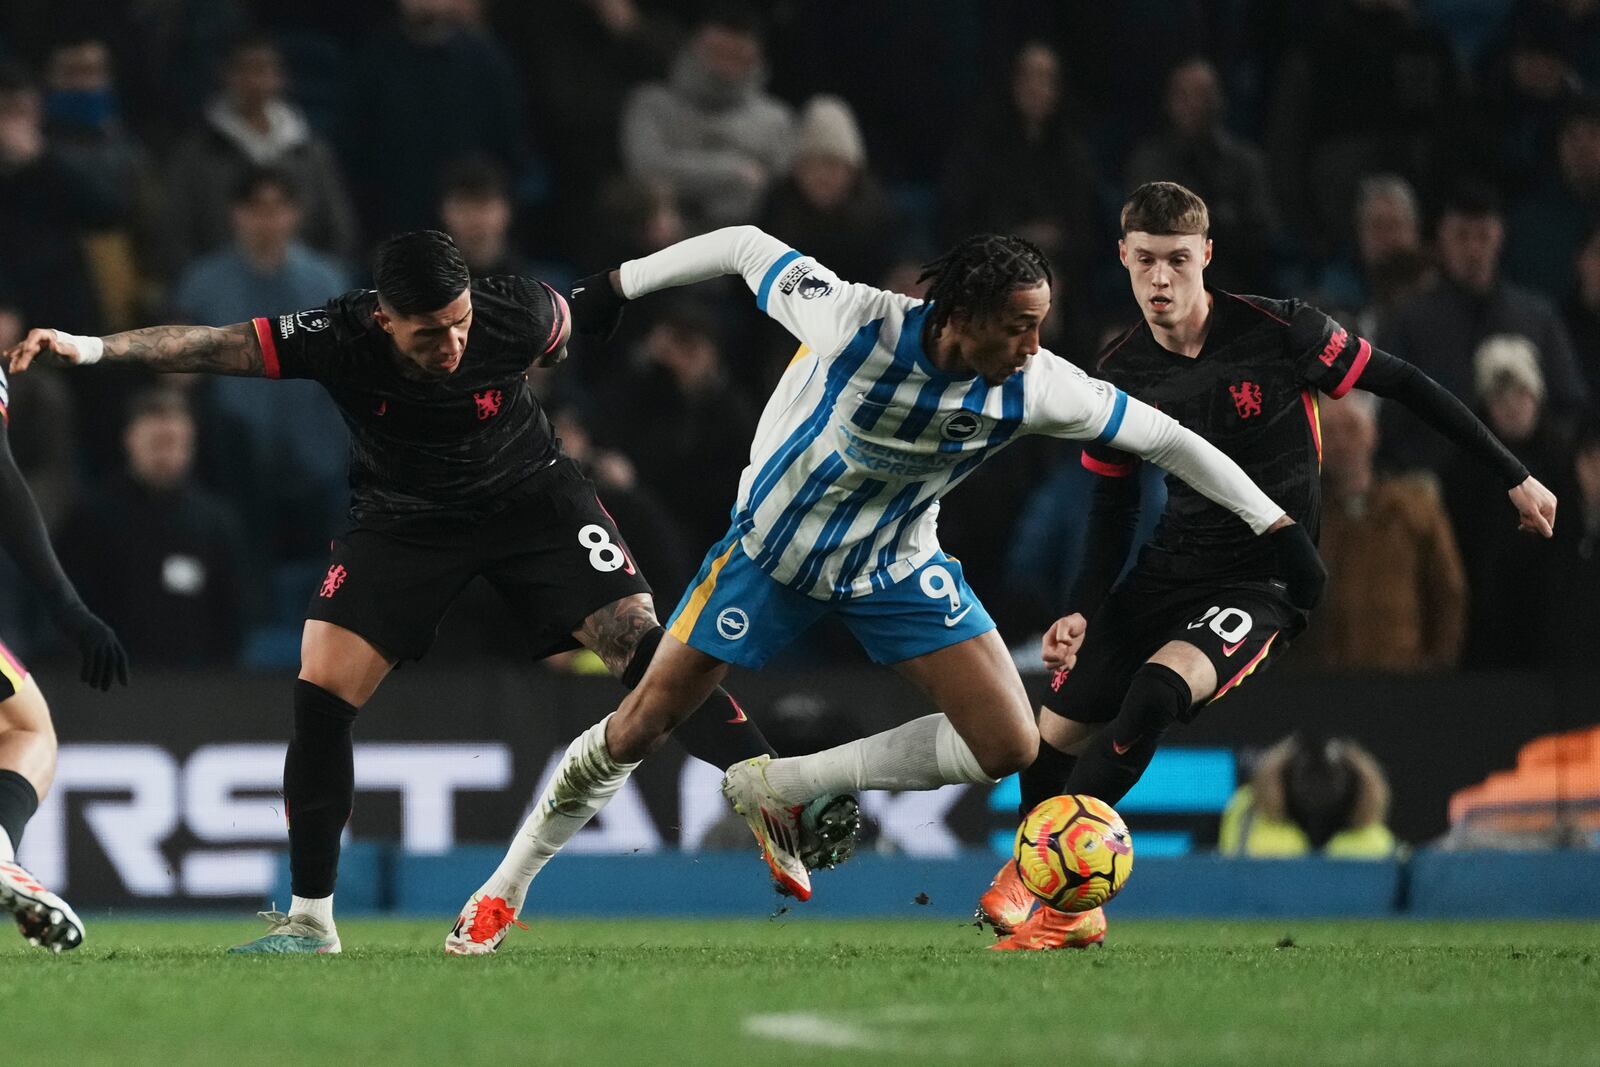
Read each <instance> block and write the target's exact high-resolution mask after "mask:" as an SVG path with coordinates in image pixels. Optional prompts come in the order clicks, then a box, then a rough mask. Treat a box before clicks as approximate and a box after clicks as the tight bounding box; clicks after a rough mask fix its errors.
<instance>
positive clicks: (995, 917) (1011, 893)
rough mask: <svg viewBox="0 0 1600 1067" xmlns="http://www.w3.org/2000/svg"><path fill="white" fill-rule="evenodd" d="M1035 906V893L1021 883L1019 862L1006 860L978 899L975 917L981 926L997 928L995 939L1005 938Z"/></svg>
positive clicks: (1021, 922)
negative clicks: (1018, 869) (1018, 871)
mask: <svg viewBox="0 0 1600 1067" xmlns="http://www.w3.org/2000/svg"><path fill="white" fill-rule="evenodd" d="M1034 903H1035V900H1034V896H1033V894H1032V893H1030V892H1028V887H1027V886H1025V885H1023V884H1022V876H1021V875H1019V874H1018V873H1017V865H1016V863H1014V862H1013V861H1011V860H1006V862H1005V866H1003V867H1001V868H1000V873H999V874H997V875H995V876H994V881H992V882H990V883H989V888H988V889H986V890H984V892H983V896H981V897H979V898H978V911H977V915H976V916H975V917H976V918H977V920H978V925H979V926H982V925H984V924H985V923H987V924H988V925H989V926H992V927H993V928H994V932H995V934H996V936H998V937H1005V936H1006V935H1007V934H1009V933H1011V932H1012V931H1013V930H1015V929H1016V928H1017V927H1019V926H1021V925H1022V924H1023V922H1024V921H1025V920H1026V919H1027V918H1028V912H1030V911H1032V910H1033V905H1034Z"/></svg>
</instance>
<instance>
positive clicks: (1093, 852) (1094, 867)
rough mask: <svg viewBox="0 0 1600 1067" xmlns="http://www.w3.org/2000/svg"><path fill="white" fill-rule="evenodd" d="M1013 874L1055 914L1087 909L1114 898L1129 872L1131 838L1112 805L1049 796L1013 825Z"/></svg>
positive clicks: (1082, 797) (1079, 798)
mask: <svg viewBox="0 0 1600 1067" xmlns="http://www.w3.org/2000/svg"><path fill="white" fill-rule="evenodd" d="M1013 855H1014V856H1015V862H1016V864H1017V874H1018V875H1020V876H1021V878H1022V884H1023V885H1025V886H1027V887H1028V891H1029V892H1030V893H1032V894H1033V895H1034V896H1036V897H1038V898H1039V899H1040V900H1042V901H1044V902H1045V903H1046V904H1048V905H1050V906H1051V907H1052V908H1055V909H1056V910H1057V911H1069V912H1079V911H1089V910H1091V909H1093V908H1098V907H1099V906H1100V905H1102V904H1104V903H1105V902H1106V901H1108V900H1110V899H1111V898H1112V897H1114V896H1116V895H1117V892H1118V890H1120V889H1121V888H1122V886H1123V883H1124V882H1126V881H1127V880H1128V873H1129V872H1130V871H1132V870H1133V838H1131V837H1130V836H1128V826H1127V824H1126V823H1124V822H1123V821H1122V816H1120V815H1118V814H1117V813H1116V812H1115V811H1113V810H1112V809H1111V805H1110V804H1107V803H1105V802H1104V801H1100V800H1096V799H1095V798H1094V797H1085V796H1071V797H1051V798H1050V799H1049V800H1046V801H1045V802H1044V803H1042V804H1040V805H1039V806H1038V807H1036V808H1034V809H1033V810H1032V811H1030V812H1028V817H1027V818H1026V819H1023V820H1022V825H1021V826H1019V827H1017V842H1016V846H1015V848H1014V849H1013Z"/></svg>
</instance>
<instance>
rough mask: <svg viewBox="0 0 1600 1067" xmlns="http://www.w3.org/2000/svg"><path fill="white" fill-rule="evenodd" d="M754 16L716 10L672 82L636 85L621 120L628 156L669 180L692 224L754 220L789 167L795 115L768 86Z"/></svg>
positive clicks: (635, 168) (639, 170) (639, 171)
mask: <svg viewBox="0 0 1600 1067" xmlns="http://www.w3.org/2000/svg"><path fill="white" fill-rule="evenodd" d="M765 82H766V65H765V63H764V61H763V59H762V42H761V35H760V32H759V28H758V25H757V23H756V21H755V19H754V17H753V16H750V15H748V14H745V13H743V12H741V11H739V10H738V9H737V8H732V7H730V8H726V9H721V10H718V11H714V12H713V13H712V14H710V15H708V16H706V17H705V18H704V19H703V20H702V21H701V23H700V25H699V26H698V27H697V28H696V30H695V33H694V36H693V38H692V39H691V40H690V41H689V43H688V44H687V45H686V46H684V48H683V49H682V50H681V51H679V53H678V56H677V58H676V59H675V60H673V63H672V70H671V73H670V74H669V75H668V76H667V80H666V81H664V82H652V83H650V84H647V85H642V86H640V87H639V88H637V89H635V90H634V91H633V93H632V94H631V95H630V96H629V98H628V102H627V105H626V108H625V110H624V112H623V116H622V157H623V159H624V161H625V162H626V163H627V166H628V170H629V172H630V173H632V174H633V175H634V176H635V177H637V178H641V179H659V180H662V181H665V182H666V183H667V184H668V185H670V186H671V187H672V189H673V190H674V192H676V193H677V195H678V199H679V201H680V203H681V204H682V205H683V209H684V213H685V214H686V215H687V216H688V218H689V219H690V222H691V227H692V228H707V229H709V228H712V227H716V226H725V225H728V224H730V223H739V222H751V221H753V220H754V219H755V217H756V213H757V212H758V211H759V210H760V207H761V198H762V197H763V196H764V195H765V194H766V191H767V188H768V186H770V185H771V184H772V182H773V180H774V179H775V178H776V177H777V176H778V175H781V174H782V173H783V172H784V171H785V169H786V168H787V167H788V165H789V159H790V155H791V151H792V140H793V136H794V119H793V116H792V115H791V114H790V113H789V108H788V105H786V104H784V103H783V102H782V101H781V100H778V99H777V98H776V97H774V96H771V95H769V94H768V93H767V92H766V91H765V89H764V88H763V86H764V84H765Z"/></svg>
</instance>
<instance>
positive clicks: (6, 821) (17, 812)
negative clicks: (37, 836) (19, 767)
mask: <svg viewBox="0 0 1600 1067" xmlns="http://www.w3.org/2000/svg"><path fill="white" fill-rule="evenodd" d="M38 810H39V794H38V793H37V792H36V791H35V790H34V788H33V783H32V782H30V781H28V780H27V779H26V778H24V777H22V775H20V774H18V773H17V772H16V771H5V770H0V832H3V833H4V834H5V835H6V837H8V838H10V839H11V847H12V849H13V851H14V850H16V849H19V848H21V847H22V828H23V827H24V826H27V825H28V820H29V819H31V818H33V813H34V812H36V811H38Z"/></svg>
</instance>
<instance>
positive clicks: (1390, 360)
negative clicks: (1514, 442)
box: [1355, 349, 1528, 489]
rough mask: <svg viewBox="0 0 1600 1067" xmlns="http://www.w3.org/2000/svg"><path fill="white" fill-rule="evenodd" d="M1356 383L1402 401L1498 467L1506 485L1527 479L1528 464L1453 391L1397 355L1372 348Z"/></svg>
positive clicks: (1470, 451)
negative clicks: (1515, 454)
mask: <svg viewBox="0 0 1600 1067" xmlns="http://www.w3.org/2000/svg"><path fill="white" fill-rule="evenodd" d="M1355 384H1356V386H1357V387H1358V388H1361V389H1365V390H1366V391H1367V392H1369V393H1374V394H1376V395H1378V396H1381V397H1385V398H1387V399H1389V400H1396V401H1399V402H1400V403H1401V404H1404V405H1405V406H1406V407H1407V408H1408V409H1410V410H1411V411H1412V412H1414V413H1415V414H1416V415H1417V417H1418V418H1420V419H1422V421H1424V422H1426V423H1427V424H1428V425H1429V426H1432V427H1433V428H1434V429H1435V430H1438V431H1439V432H1440V433H1441V434H1443V435H1444V436H1445V437H1447V438H1449V439H1450V440H1451V441H1453V442H1454V443H1455V444H1457V445H1459V446H1460V447H1461V448H1463V449H1465V450H1466V451H1467V452H1468V453H1470V454H1471V455H1473V456H1475V457H1477V458H1478V459H1479V460H1482V461H1483V462H1484V463H1485V464H1487V465H1488V466H1490V467H1492V468H1493V469H1494V470H1495V471H1497V472H1498V473H1499V474H1500V475H1501V477H1502V478H1503V479H1504V481H1505V486H1506V488H1507V489H1512V488H1515V487H1516V486H1518V485H1521V484H1522V483H1523V482H1524V481H1525V480H1526V479H1527V477H1528V468H1527V467H1525V466H1523V465H1522V461H1521V460H1519V459H1517V457H1516V456H1513V455H1512V454H1511V452H1510V450H1509V449H1507V448H1506V446H1505V445H1503V444H1501V443H1500V441H1499V439H1498V438H1496V437H1495V435H1494V433H1493V432H1492V431H1491V430H1490V429H1489V427H1487V426H1485V425H1484V424H1483V422H1482V421H1481V420H1479V418H1478V417H1477V416H1476V415H1474V414H1473V413H1472V412H1471V411H1470V410H1469V409H1468V408H1467V406H1466V405H1465V404H1463V403H1462V402H1461V401H1460V400H1459V399H1458V398H1457V397H1456V395H1455V394H1454V393H1452V392H1450V390H1448V389H1446V388H1445V387H1444V386H1442V385H1440V384H1439V383H1438V382H1436V381H1434V380H1433V379H1432V378H1430V377H1428V376H1427V375H1426V374H1424V373H1423V372H1422V371H1421V370H1419V369H1418V368H1417V367H1414V366H1412V365H1411V364H1410V363H1407V362H1406V361H1405V360H1403V359H1401V358H1399V357H1398V356H1392V355H1390V354H1389V353H1387V352H1381V351H1379V350H1377V349H1373V350H1372V356H1371V358H1370V359H1369V360H1368V361H1367V366H1366V369H1365V370H1363V371H1362V373H1361V377H1360V379H1359V380H1357V381H1356V383H1355Z"/></svg>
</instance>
